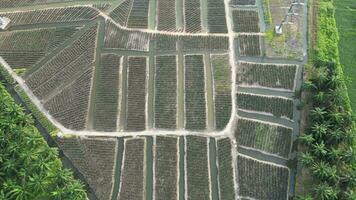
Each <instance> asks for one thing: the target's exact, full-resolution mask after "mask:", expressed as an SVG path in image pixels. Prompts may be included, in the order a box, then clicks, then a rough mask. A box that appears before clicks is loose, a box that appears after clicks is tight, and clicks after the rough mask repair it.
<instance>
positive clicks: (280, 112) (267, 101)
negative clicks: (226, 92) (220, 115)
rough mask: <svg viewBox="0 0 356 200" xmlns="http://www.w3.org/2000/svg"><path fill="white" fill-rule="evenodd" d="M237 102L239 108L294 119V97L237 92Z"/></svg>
mask: <svg viewBox="0 0 356 200" xmlns="http://www.w3.org/2000/svg"><path fill="white" fill-rule="evenodd" d="M236 103H237V107H238V108H239V109H244V110H251V111H256V112H261V113H267V114H269V113H270V114H273V115H274V116H276V117H286V118H289V119H293V101H292V99H287V98H281V97H268V96H259V95H252V94H246V93H237V95H236Z"/></svg>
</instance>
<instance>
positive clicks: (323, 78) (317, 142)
mask: <svg viewBox="0 0 356 200" xmlns="http://www.w3.org/2000/svg"><path fill="white" fill-rule="evenodd" d="M333 3H334V2H333V1H332V0H319V1H313V5H312V6H311V7H312V8H315V9H313V12H314V13H311V14H312V15H311V16H313V21H312V22H311V23H310V24H311V25H312V26H311V27H310V28H311V30H314V31H312V32H310V37H309V38H310V39H311V41H309V44H311V45H310V48H311V49H310V51H309V54H310V58H311V62H310V64H311V65H312V67H309V69H308V78H307V80H306V81H305V84H304V87H303V88H304V90H305V91H306V92H307V94H308V98H306V99H305V101H307V103H308V104H307V105H308V107H309V106H310V113H309V115H308V120H307V123H308V124H307V126H306V128H305V131H304V133H303V134H302V136H301V137H300V141H301V144H303V145H302V146H303V147H302V150H303V153H301V156H300V160H301V163H302V166H303V168H304V170H302V171H305V169H306V170H307V171H308V172H309V173H310V175H311V176H310V177H308V178H307V177H305V180H306V181H307V183H308V187H311V186H312V188H309V189H308V190H305V191H307V192H306V193H304V194H303V195H304V196H305V197H302V198H300V199H304V200H306V199H308V200H311V199H317V200H354V199H356V193H355V190H356V162H355V161H356V153H355V151H354V147H355V132H354V124H353V120H352V110H351V106H350V99H349V96H348V92H347V87H346V81H345V76H344V72H343V68H342V66H341V64H340V57H339V49H338V45H339V35H338V30H337V27H336V20H335V7H334V5H333ZM313 14H316V15H313ZM315 19H316V21H315ZM315 22H316V23H315ZM315 32H316V33H315ZM315 34H316V35H315ZM300 175H302V176H303V173H302V174H300ZM310 178H311V179H310ZM310 181H312V185H310ZM298 187H305V186H304V185H303V184H299V185H298ZM297 191H298V190H297Z"/></svg>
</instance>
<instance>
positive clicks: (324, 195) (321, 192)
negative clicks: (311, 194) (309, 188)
mask: <svg viewBox="0 0 356 200" xmlns="http://www.w3.org/2000/svg"><path fill="white" fill-rule="evenodd" d="M315 193H316V197H317V199H319V200H336V199H337V195H338V192H337V191H336V190H334V188H333V187H331V186H329V185H328V184H327V183H321V184H319V185H318V186H317V187H316V188H315Z"/></svg>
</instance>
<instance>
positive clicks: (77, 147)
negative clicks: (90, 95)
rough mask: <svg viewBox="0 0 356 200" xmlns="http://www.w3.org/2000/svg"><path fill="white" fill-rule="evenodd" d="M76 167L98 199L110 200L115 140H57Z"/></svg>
mask: <svg viewBox="0 0 356 200" xmlns="http://www.w3.org/2000/svg"><path fill="white" fill-rule="evenodd" d="M57 143H58V144H59V146H60V147H61V149H62V150H63V151H64V154H65V155H66V156H67V157H68V158H69V159H70V160H71V161H72V163H73V164H74V166H75V167H76V168H77V169H78V170H79V171H80V172H81V174H83V176H84V178H85V179H86V180H87V182H88V184H89V185H90V187H91V188H92V189H93V190H94V192H95V195H96V196H97V197H98V199H101V200H104V199H110V194H111V191H112V187H113V174H114V165H115V164H114V163H115V158H116V155H115V149H116V140H115V139H91V138H88V139H84V138H64V139H57Z"/></svg>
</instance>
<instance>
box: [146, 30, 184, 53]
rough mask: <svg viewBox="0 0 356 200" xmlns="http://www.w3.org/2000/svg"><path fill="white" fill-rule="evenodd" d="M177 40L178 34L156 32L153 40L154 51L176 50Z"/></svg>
mask: <svg viewBox="0 0 356 200" xmlns="http://www.w3.org/2000/svg"><path fill="white" fill-rule="evenodd" d="M177 40H178V36H174V35H162V34H156V35H155V36H154V37H153V40H151V42H153V43H154V51H156V52H167V51H172V52H176V51H177Z"/></svg>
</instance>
